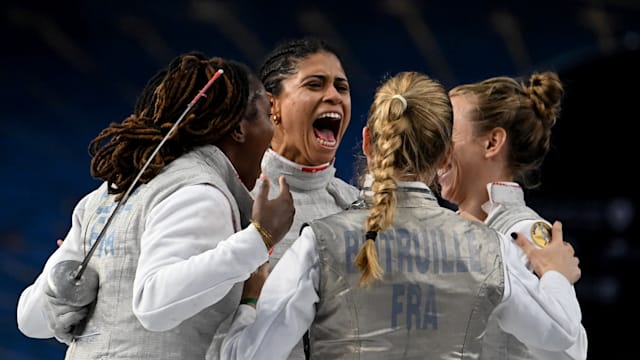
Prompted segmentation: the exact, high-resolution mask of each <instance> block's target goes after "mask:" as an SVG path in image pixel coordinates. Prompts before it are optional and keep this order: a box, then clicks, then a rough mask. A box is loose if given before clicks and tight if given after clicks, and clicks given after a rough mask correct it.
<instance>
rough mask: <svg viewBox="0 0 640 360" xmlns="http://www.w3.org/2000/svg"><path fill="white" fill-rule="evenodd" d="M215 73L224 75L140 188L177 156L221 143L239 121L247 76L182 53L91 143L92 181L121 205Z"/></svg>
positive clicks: (236, 66)
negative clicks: (98, 181) (98, 182)
mask: <svg viewBox="0 0 640 360" xmlns="http://www.w3.org/2000/svg"><path fill="white" fill-rule="evenodd" d="M219 69H222V70H224V74H223V75H222V76H221V77H220V78H219V79H218V80H216V81H215V82H214V83H213V84H212V85H211V87H210V88H209V89H208V90H207V93H206V94H205V95H206V96H203V97H201V98H200V99H199V101H198V102H197V103H196V105H194V107H193V109H191V111H190V112H189V113H188V114H187V115H186V116H185V118H184V119H183V120H182V121H181V122H180V124H179V125H178V127H177V128H176V129H175V130H174V131H173V133H172V134H171V135H170V136H169V138H168V139H167V140H166V142H165V143H164V144H163V146H162V148H160V150H159V152H158V153H157V154H156V156H155V157H154V158H153V160H152V162H151V163H150V164H149V165H148V167H147V168H146V169H145V171H144V173H143V174H142V175H141V177H140V181H139V183H147V182H149V181H150V180H151V179H153V178H154V177H155V176H156V175H157V174H158V173H159V172H160V170H162V169H163V168H164V167H165V166H166V165H168V164H169V163H170V162H171V161H173V160H175V159H176V158H178V157H179V156H181V155H182V154H184V153H186V152H188V151H190V150H192V149H194V148H196V147H198V146H202V145H206V144H215V143H216V142H218V141H219V140H220V139H222V138H223V137H225V136H226V135H227V134H228V133H229V132H231V131H232V130H233V129H234V128H235V127H236V126H237V125H238V124H239V123H240V121H241V120H242V117H243V115H244V112H245V108H246V107H247V103H248V98H249V76H250V74H251V72H250V70H249V68H248V67H247V66H246V65H244V64H241V63H239V62H235V61H229V60H224V59H222V58H219V57H213V58H207V57H206V56H205V55H203V54H201V53H199V52H190V53H186V54H183V55H180V56H178V57H176V58H175V59H174V60H172V61H171V63H170V64H169V66H168V67H167V68H165V69H163V70H161V71H159V72H158V73H157V74H156V75H154V76H153V77H152V78H151V79H150V80H149V81H148V83H147V85H146V86H145V88H144V90H143V91H142V93H141V94H140V95H139V97H138V98H137V100H136V103H135V106H134V111H133V113H132V114H131V115H129V116H128V117H127V118H125V119H124V120H123V121H122V122H121V123H111V124H110V125H109V126H108V127H107V128H105V129H104V130H102V131H101V132H100V134H99V135H98V136H97V137H96V138H95V139H93V140H92V141H91V143H90V144H89V154H90V155H91V157H92V159H91V175H92V176H93V177H95V178H97V179H101V180H103V181H106V182H107V183H108V185H109V186H108V189H109V193H110V194H119V195H118V197H117V200H120V199H122V197H123V196H124V193H125V191H126V190H127V189H128V188H129V187H130V186H131V184H132V182H133V180H134V179H135V178H136V176H137V175H138V174H139V173H140V170H141V169H142V167H143V166H144V164H145V163H146V162H147V160H148V159H149V157H150V155H151V154H152V153H153V151H154V150H155V148H156V147H157V145H158V144H159V143H160V142H161V141H162V139H163V138H164V136H165V135H166V134H167V133H168V132H169V130H170V129H171V127H172V126H173V125H174V124H175V122H176V121H177V120H178V119H179V117H180V116H181V115H182V113H183V112H184V111H185V110H186V109H187V106H188V104H189V103H190V102H191V101H192V100H193V99H194V98H195V96H196V95H197V93H198V92H199V91H200V90H201V89H202V88H203V87H204V86H205V85H206V84H207V82H208V81H209V79H210V78H211V77H212V76H213V75H214V73H215V72H216V71H217V70H219Z"/></svg>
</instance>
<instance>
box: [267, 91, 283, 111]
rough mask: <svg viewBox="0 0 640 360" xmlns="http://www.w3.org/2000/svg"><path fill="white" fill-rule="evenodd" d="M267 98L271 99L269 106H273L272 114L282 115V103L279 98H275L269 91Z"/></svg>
mask: <svg viewBox="0 0 640 360" xmlns="http://www.w3.org/2000/svg"><path fill="white" fill-rule="evenodd" d="M267 97H268V98H269V105H270V106H271V113H272V114H274V115H276V114H280V102H279V101H278V98H277V97H275V96H274V95H273V94H272V93H270V92H268V91H267Z"/></svg>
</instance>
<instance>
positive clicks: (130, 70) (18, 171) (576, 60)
mask: <svg viewBox="0 0 640 360" xmlns="http://www.w3.org/2000/svg"><path fill="white" fill-rule="evenodd" d="M0 8H1V9H2V12H1V15H2V17H1V21H0V29H1V31H2V40H3V45H2V46H1V47H0V52H1V54H2V56H1V58H2V68H1V70H0V79H1V81H2V85H3V86H2V87H1V88H0V91H1V98H2V107H1V108H0V123H1V124H2V127H3V128H2V131H0V169H2V170H1V171H2V172H1V175H2V176H1V177H0V187H1V188H2V192H1V194H2V197H1V198H0V201H1V204H3V206H2V207H1V209H0V238H1V240H0V283H1V284H2V286H1V287H0V313H1V315H2V316H1V318H0V319H1V321H2V323H1V324H0V359H24V360H31V359H62V358H63V357H64V349H65V346H64V345H62V344H59V343H57V342H56V341H55V340H37V339H29V338H27V337H25V336H23V335H22V334H21V333H20V332H19V331H18V329H17V326H16V320H15V313H16V303H17V299H18V296H19V294H20V292H21V291H22V289H23V288H24V287H25V286H27V285H28V284H29V283H31V282H32V281H33V280H34V278H35V277H36V276H37V274H38V273H39V272H40V270H41V267H42V266H43V264H44V261H45V260H46V258H47V257H48V255H49V254H50V253H51V252H52V251H54V250H55V248H56V243H55V241H56V239H58V238H59V237H62V236H64V234H66V232H67V230H68V228H69V226H70V214H71V211H72V209H73V206H74V205H75V203H76V201H78V200H79V198H80V197H81V196H82V195H83V194H84V193H86V192H87V191H89V190H91V189H92V188H93V187H94V186H96V185H97V181H96V180H94V179H92V178H91V177H90V175H89V162H90V158H89V156H88V153H87V146H88V144H89V142H90V141H91V139H93V137H94V136H95V135H97V133H98V132H99V131H100V130H101V129H102V128H103V127H105V126H106V125H107V124H108V123H109V122H112V121H121V120H122V119H123V118H124V117H125V116H126V115H128V114H129V111H130V109H131V107H132V105H133V102H134V101H135V97H136V95H137V94H138V92H139V91H140V90H141V89H142V87H143V86H144V84H145V82H146V80H147V79H148V78H149V77H150V76H151V75H153V74H154V73H155V72H156V71H157V70H158V69H159V68H160V67H161V66H164V65H165V64H166V63H168V61H169V60H170V59H171V58H172V57H173V56H175V55H177V54H178V53H181V52H185V51H190V50H200V51H202V52H205V53H206V54H208V55H210V56H213V55H219V56H223V57H228V58H235V59H238V60H241V61H244V62H246V63H248V64H250V65H253V66H258V65H259V63H260V61H261V59H262V57H263V56H264V55H265V54H266V52H267V51H268V50H269V49H270V48H272V47H273V46H274V45H275V43H276V42H278V41H280V40H282V39H288V38H294V37H300V36H303V35H307V34H310V35H316V36H321V37H324V38H326V39H327V40H329V41H331V42H332V43H333V44H335V45H336V46H337V48H338V49H339V50H340V51H341V53H342V55H343V57H344V59H345V61H346V66H347V72H348V76H349V78H350V83H351V87H352V102H353V115H352V119H351V125H350V129H349V131H348V132H347V134H346V136H345V139H344V140H343V143H342V146H341V149H340V151H339V156H338V158H337V159H336V166H337V168H338V175H340V176H341V177H343V178H344V179H346V180H348V181H349V180H353V176H354V167H353V164H354V161H355V154H358V153H359V152H360V148H359V141H360V130H361V128H362V125H363V124H364V121H365V117H366V113H367V110H368V106H369V103H370V101H371V99H372V95H373V93H374V91H375V88H376V86H377V85H378V84H379V82H380V80H381V79H383V78H384V77H385V76H387V75H390V74H394V73H396V72H398V71H402V70H419V71H424V72H426V73H428V74H430V75H431V76H433V77H435V78H437V79H439V80H440V81H441V82H442V83H443V84H444V85H445V86H447V87H451V86H453V85H456V84H459V83H462V82H471V81H477V80H480V79H483V78H486V77H490V76H496V75H510V76H521V75H522V76H526V75H528V74H529V73H530V72H531V71H535V70H547V69H550V70H555V71H558V72H559V73H560V75H561V77H562V79H563V81H564V82H565V86H566V98H565V102H564V106H563V113H562V116H561V118H560V119H559V121H558V123H557V126H556V128H555V130H554V136H553V144H554V145H553V150H552V151H551V153H550V154H549V156H548V158H547V162H546V164H545V165H544V167H543V171H542V186H541V187H540V188H539V189H537V190H535V191H531V192H528V193H527V196H528V199H529V202H530V203H531V204H532V205H533V206H534V207H535V208H537V209H538V210H539V212H540V213H541V214H542V215H543V216H545V217H547V218H548V219H559V220H562V221H563V223H564V231H565V238H566V239H567V240H569V241H571V242H572V243H573V245H574V247H575V248H576V252H577V254H578V256H579V257H580V260H581V266H582V270H583V273H582V279H581V280H580V281H579V282H578V283H577V284H576V291H577V294H578V297H579V299H580V301H581V304H582V310H583V324H584V326H585V328H586V330H587V333H588V336H589V359H604V358H606V357H610V358H615V357H623V356H624V357H626V358H628V357H629V356H631V355H633V354H635V353H636V351H634V346H633V344H634V342H633V341H634V340H635V338H634V336H633V331H628V330H623V328H624V329H627V328H628V326H629V325H631V326H633V325H635V323H637V322H638V316H637V313H638V312H637V311H635V310H634V308H632V306H634V305H636V303H637V300H638V298H637V297H636V295H635V291H634V289H633V286H634V285H633V284H634V283H637V280H633V279H634V276H637V273H636V271H635V270H636V266H635V265H636V264H638V262H639V261H640V245H639V244H638V234H639V229H638V221H637V220H638V214H637V212H638V200H639V198H638V191H637V190H636V187H637V186H638V181H637V180H638V177H637V175H636V174H637V169H635V166H636V165H634V164H637V156H638V155H640V151H638V149H637V148H636V147H635V144H636V143H635V141H638V136H637V135H636V134H637V132H636V131H635V129H636V125H637V123H638V120H640V119H639V117H638V108H637V107H638V98H639V95H640V93H639V91H638V85H639V84H640V71H639V69H638V68H639V66H640V2H639V1H637V0H600V1H597V0H593V1H587V0H574V1H570V0H558V1H547V0H542V1H517V2H511V1H470V0H459V1H447V2H445V1H426V0H423V1H421V0H414V1H411V0H372V1H334V0H325V1H309V0H297V1H293V0H286V1H271V2H269V1H260V2H257V1H256V2H252V1H222V0H219V1H216V0H188V1H177V0H171V1H162V0H159V1H154V2H151V1H140V0H128V1H122V0H115V1H110V2H108V3H107V2H97V1H87V0H67V1H63V2H52V1H41V0H37V1H24V0H23V1H17V0H4V1H3V2H2V5H0ZM632 127H633V129H632ZM623 170H624V172H623ZM627 171H628V172H627Z"/></svg>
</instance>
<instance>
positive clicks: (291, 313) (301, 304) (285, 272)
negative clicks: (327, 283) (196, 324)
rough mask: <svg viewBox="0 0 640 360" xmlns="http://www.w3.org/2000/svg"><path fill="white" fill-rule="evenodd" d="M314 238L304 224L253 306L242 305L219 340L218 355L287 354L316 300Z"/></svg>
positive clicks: (258, 356) (266, 356)
mask: <svg viewBox="0 0 640 360" xmlns="http://www.w3.org/2000/svg"><path fill="white" fill-rule="evenodd" d="M315 242H316V241H315V234H314V233H313V230H312V229H311V227H310V226H307V227H305V228H304V230H303V231H302V233H301V234H300V237H299V238H298V239H297V240H296V241H295V242H294V243H293V245H292V246H291V247H290V248H289V249H288V250H287V251H286V252H285V253H284V255H283V256H282V258H281V259H280V261H279V262H278V264H277V265H276V266H275V267H274V268H273V270H272V271H271V273H270V274H269V277H268V278H267V281H266V282H265V284H264V287H263V288H262V293H261V295H260V300H258V306H257V309H255V310H254V309H253V308H252V307H251V306H248V305H242V306H240V308H239V309H238V312H237V314H236V316H235V318H234V322H233V324H232V325H231V328H230V329H229V332H228V333H227V336H226V338H225V339H224V341H223V343H222V348H221V354H220V358H221V359H270V360H274V359H286V358H287V357H288V355H289V353H290V352H291V350H292V349H293V348H294V347H295V345H296V344H297V343H298V342H299V341H300V339H301V338H302V336H303V335H304V333H305V332H306V331H307V330H308V329H309V326H311V323H312V322H313V319H314V317H315V304H316V303H317V302H318V300H319V296H318V292H317V287H318V283H319V276H320V269H319V257H318V252H317V249H316V246H315ZM254 319H255V322H254Z"/></svg>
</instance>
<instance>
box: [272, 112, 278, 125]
mask: <svg viewBox="0 0 640 360" xmlns="http://www.w3.org/2000/svg"><path fill="white" fill-rule="evenodd" d="M273 123H274V124H280V117H279V116H278V115H276V114H273Z"/></svg>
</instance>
